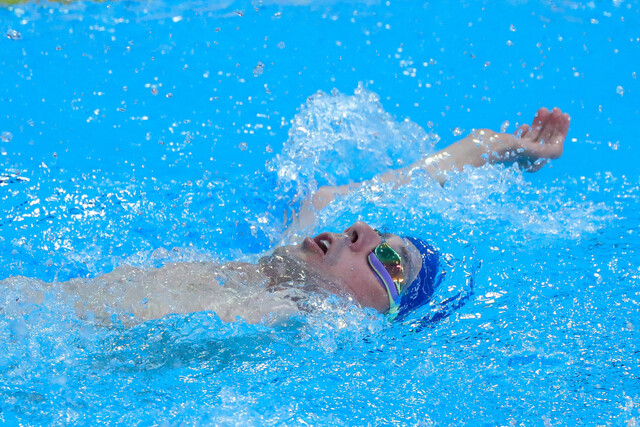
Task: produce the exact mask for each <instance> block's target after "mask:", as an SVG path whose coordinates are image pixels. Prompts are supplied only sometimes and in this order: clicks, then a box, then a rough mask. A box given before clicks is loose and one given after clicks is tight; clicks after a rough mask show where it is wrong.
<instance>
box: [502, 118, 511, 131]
mask: <svg viewBox="0 0 640 427" xmlns="http://www.w3.org/2000/svg"><path fill="white" fill-rule="evenodd" d="M507 129H509V120H505V121H504V122H502V124H501V125H500V132H506V131H507Z"/></svg>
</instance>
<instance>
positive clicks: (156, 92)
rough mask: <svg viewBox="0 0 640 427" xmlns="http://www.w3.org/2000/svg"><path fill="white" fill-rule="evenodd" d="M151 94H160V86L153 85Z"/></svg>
mask: <svg viewBox="0 0 640 427" xmlns="http://www.w3.org/2000/svg"><path fill="white" fill-rule="evenodd" d="M151 94H152V95H157V94H158V88H157V87H155V86H154V87H152V88H151Z"/></svg>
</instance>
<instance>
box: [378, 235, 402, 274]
mask: <svg viewBox="0 0 640 427" xmlns="http://www.w3.org/2000/svg"><path fill="white" fill-rule="evenodd" d="M373 253H374V254H375V255H376V257H378V259H379V260H380V262H381V263H382V265H383V266H384V268H385V269H386V270H387V271H388V272H389V276H391V279H393V281H394V282H398V283H402V282H403V281H404V268H403V267H402V259H401V258H400V255H398V253H397V252H396V251H395V250H394V249H393V248H392V247H391V246H389V244H388V243H383V244H381V245H379V246H376V248H375V249H374V250H373Z"/></svg>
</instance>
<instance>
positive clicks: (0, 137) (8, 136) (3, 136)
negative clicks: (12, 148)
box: [0, 131, 13, 142]
mask: <svg viewBox="0 0 640 427" xmlns="http://www.w3.org/2000/svg"><path fill="white" fill-rule="evenodd" d="M12 139H13V134H12V133H11V132H6V131H5V132H2V133H0V141H2V142H9V141H11V140H12Z"/></svg>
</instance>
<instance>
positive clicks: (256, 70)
mask: <svg viewBox="0 0 640 427" xmlns="http://www.w3.org/2000/svg"><path fill="white" fill-rule="evenodd" d="M263 72H264V64H263V63H262V62H260V61H258V65H256V66H255V68H254V69H253V76H254V77H258V76H259V75H260V74H262V73H263Z"/></svg>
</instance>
